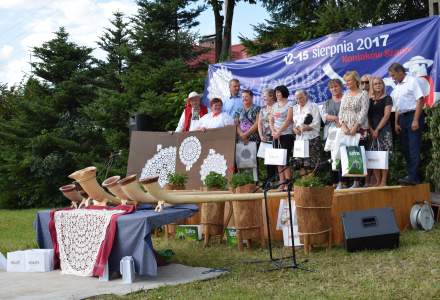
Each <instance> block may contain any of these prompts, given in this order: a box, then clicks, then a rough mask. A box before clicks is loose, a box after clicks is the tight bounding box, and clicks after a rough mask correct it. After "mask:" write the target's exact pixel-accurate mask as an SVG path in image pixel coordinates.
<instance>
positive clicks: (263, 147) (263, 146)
mask: <svg viewBox="0 0 440 300" xmlns="http://www.w3.org/2000/svg"><path fill="white" fill-rule="evenodd" d="M272 148H273V146H272V143H266V142H261V143H260V147H259V148H258V152H257V157H260V158H264V155H265V153H266V149H272Z"/></svg>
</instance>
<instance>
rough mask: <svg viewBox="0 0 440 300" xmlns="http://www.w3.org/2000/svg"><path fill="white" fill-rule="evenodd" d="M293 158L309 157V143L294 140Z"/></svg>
mask: <svg viewBox="0 0 440 300" xmlns="http://www.w3.org/2000/svg"><path fill="white" fill-rule="evenodd" d="M293 157H299V158H307V157H309V141H305V140H303V139H301V138H299V139H296V140H295V142H294V144H293Z"/></svg>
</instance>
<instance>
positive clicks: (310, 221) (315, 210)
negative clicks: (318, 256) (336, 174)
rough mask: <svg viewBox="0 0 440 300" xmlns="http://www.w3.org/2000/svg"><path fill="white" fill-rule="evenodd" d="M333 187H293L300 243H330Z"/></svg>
mask: <svg viewBox="0 0 440 300" xmlns="http://www.w3.org/2000/svg"><path fill="white" fill-rule="evenodd" d="M333 189H334V188H333V187H331V186H328V187H320V188H318V187H301V186H295V189H294V194H295V197H294V199H295V205H296V215H297V218H298V231H299V233H300V239H301V242H302V243H304V240H305V239H304V236H307V238H308V244H309V245H323V244H327V245H328V244H329V243H330V234H331V224H332V222H331V208H332V201H333Z"/></svg>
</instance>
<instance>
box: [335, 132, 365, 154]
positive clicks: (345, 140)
mask: <svg viewBox="0 0 440 300" xmlns="http://www.w3.org/2000/svg"><path fill="white" fill-rule="evenodd" d="M360 139H361V135H360V134H359V133H356V134H355V135H347V134H345V133H344V132H342V130H341V128H338V132H337V133H336V137H335V141H334V142H333V147H332V149H331V158H332V160H336V159H340V158H341V152H340V149H341V146H357V145H359V140H360Z"/></svg>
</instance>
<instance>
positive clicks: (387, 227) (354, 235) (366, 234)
mask: <svg viewBox="0 0 440 300" xmlns="http://www.w3.org/2000/svg"><path fill="white" fill-rule="evenodd" d="M342 226H343V228H344V246H345V249H346V250H347V251H349V252H353V251H358V250H364V249H392V248H397V247H399V237H400V230H399V227H397V224H396V218H395V216H394V209H392V208H390V207H387V208H373V209H367V210H359V211H351V212H344V213H342Z"/></svg>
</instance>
